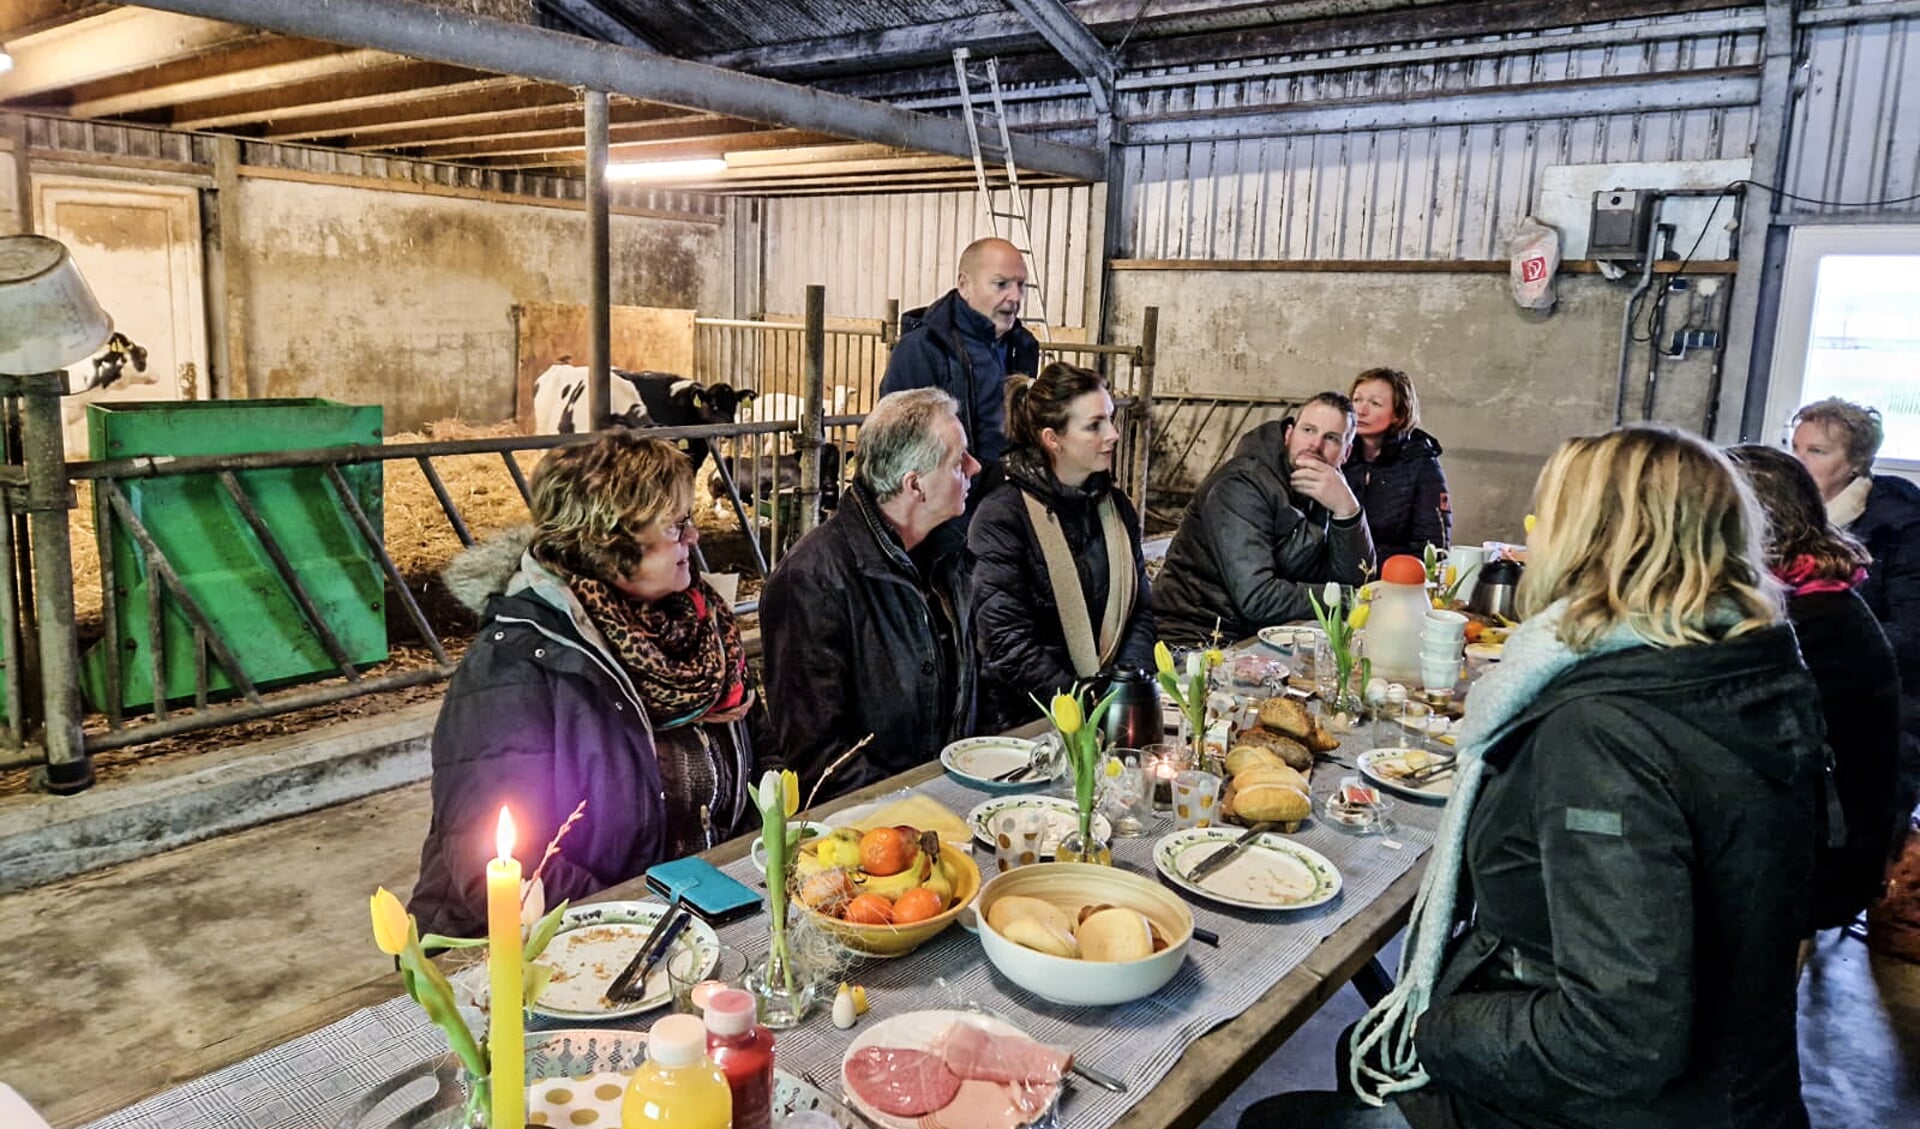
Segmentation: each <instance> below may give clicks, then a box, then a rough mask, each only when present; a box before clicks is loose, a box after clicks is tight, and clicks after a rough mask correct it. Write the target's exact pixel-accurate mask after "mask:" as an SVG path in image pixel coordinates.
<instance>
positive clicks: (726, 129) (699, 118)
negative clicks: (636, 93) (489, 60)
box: [391, 114, 821, 161]
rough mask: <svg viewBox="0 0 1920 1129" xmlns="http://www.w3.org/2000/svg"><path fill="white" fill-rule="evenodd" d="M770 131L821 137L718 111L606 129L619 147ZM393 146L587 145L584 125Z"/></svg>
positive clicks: (418, 149)
mask: <svg viewBox="0 0 1920 1129" xmlns="http://www.w3.org/2000/svg"><path fill="white" fill-rule="evenodd" d="M768 132H776V133H785V134H793V135H795V136H804V137H818V136H821V135H819V134H810V133H802V132H796V131H794V130H782V129H779V128H778V127H776V126H768V125H761V124H760V123H759V122H748V121H741V120H740V119H739V118H723V117H721V116H719V115H718V114H698V115H695V116H692V117H688V118H684V119H681V120H679V121H669V122H651V123H648V122H641V123H639V124H634V125H625V126H612V125H610V126H609V127H608V129H607V140H608V143H609V144H611V145H612V146H614V147H615V148H618V147H619V146H622V145H628V146H631V145H642V144H647V143H662V142H683V141H722V140H726V139H728V138H734V137H740V136H743V135H746V134H753V133H768ZM391 148H395V149H405V150H407V151H408V152H410V153H419V154H420V155H421V156H423V157H426V158H428V159H430V160H435V161H457V160H462V159H464V158H466V157H507V156H518V155H521V154H526V153H576V152H577V153H584V152H586V148H587V146H586V133H585V130H584V127H583V128H582V129H578V130H552V131H549V132H545V133H536V134H526V135H522V136H519V137H504V138H499V139H497V140H493V141H482V140H479V139H474V138H470V139H466V140H459V141H446V142H440V143H437V144H434V145H405V146H400V145H396V146H391Z"/></svg>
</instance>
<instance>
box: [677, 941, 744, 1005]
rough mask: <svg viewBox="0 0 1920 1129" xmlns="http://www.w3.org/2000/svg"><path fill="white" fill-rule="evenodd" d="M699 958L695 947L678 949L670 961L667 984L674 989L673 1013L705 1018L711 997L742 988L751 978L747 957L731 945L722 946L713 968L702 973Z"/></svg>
mask: <svg viewBox="0 0 1920 1129" xmlns="http://www.w3.org/2000/svg"><path fill="white" fill-rule="evenodd" d="M697 957H698V954H697V953H695V952H694V951H693V949H692V948H691V947H683V948H680V949H676V950H675V951H674V954H673V955H672V956H671V957H668V958H667V983H668V984H669V985H671V986H672V988H673V1010H675V1011H678V1012H684V1013H686V1014H688V1015H703V1014H705V1012H706V1010H707V1009H706V1003H707V997H708V996H710V995H712V994H713V993H714V992H717V991H719V990H720V989H722V988H738V987H740V986H741V984H742V982H743V980H744V978H745V977H746V975H747V954H745V953H743V952H741V951H740V950H739V949H736V948H734V947H733V946H731V945H721V946H720V952H719V955H718V956H717V957H716V958H715V960H714V962H713V967H712V968H710V969H708V970H706V971H705V972H702V971H700V964H699V961H698V960H697Z"/></svg>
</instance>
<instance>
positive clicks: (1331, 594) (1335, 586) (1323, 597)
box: [1320, 580, 1340, 610]
mask: <svg viewBox="0 0 1920 1129" xmlns="http://www.w3.org/2000/svg"><path fill="white" fill-rule="evenodd" d="M1320 601H1321V603H1323V604H1325V605H1326V606H1327V608H1328V610H1332V609H1334V608H1337V607H1339V606H1340V582H1339V581H1337V580H1329V581H1327V587H1326V590H1325V591H1323V592H1321V594H1320Z"/></svg>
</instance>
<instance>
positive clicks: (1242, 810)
mask: <svg viewBox="0 0 1920 1129" xmlns="http://www.w3.org/2000/svg"><path fill="white" fill-rule="evenodd" d="M1233 810H1234V814H1235V815H1237V816H1238V817H1239V818H1240V819H1242V820H1244V821H1246V822H1248V823H1298V822H1299V821H1301V820H1303V819H1305V818H1307V816H1309V815H1311V814H1313V801H1311V800H1309V799H1308V798H1307V794H1306V792H1304V791H1302V790H1301V789H1299V788H1295V787H1294V786H1293V785H1291V784H1274V783H1268V782H1265V781H1259V782H1255V783H1252V784H1248V785H1245V786H1241V785H1239V784H1237V783H1236V785H1235V787H1234V790H1233Z"/></svg>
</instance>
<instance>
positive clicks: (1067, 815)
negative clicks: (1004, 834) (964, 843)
mask: <svg viewBox="0 0 1920 1129" xmlns="http://www.w3.org/2000/svg"><path fill="white" fill-rule="evenodd" d="M1023 808H1024V809H1028V810H1033V811H1038V812H1041V813H1042V814H1044V815H1045V816H1046V820H1047V829H1046V831H1044V832H1042V833H1041V836H1040V853H1041V854H1043V855H1050V854H1052V853H1053V852H1055V851H1057V850H1059V849H1060V840H1062V839H1064V838H1066V837H1067V836H1068V835H1071V834H1072V833H1073V832H1075V831H1078V830H1079V829H1080V809H1078V808H1076V807H1074V805H1073V801H1072V800H1068V799H1063V798H1062V797H1059V796H1003V797H1001V798H1000V799H997V800H988V801H987V802H985V803H983V804H979V805H976V806H975V807H974V809H973V810H972V811H970V812H968V813H967V826H969V827H971V828H973V837H974V838H976V839H978V840H980V841H981V842H982V843H985V844H986V845H987V846H989V847H991V846H993V835H994V832H993V823H992V821H993V817H994V816H996V815H999V814H1000V813H1001V812H1008V811H1014V810H1017V809H1023ZM1093 833H1094V834H1095V835H1097V836H1099V837H1100V838H1102V839H1105V840H1107V841H1108V842H1112V841H1113V822H1112V821H1111V820H1109V819H1108V818H1107V817H1106V816H1105V815H1104V814H1102V813H1100V812H1094V813H1093Z"/></svg>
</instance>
